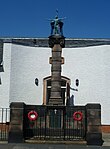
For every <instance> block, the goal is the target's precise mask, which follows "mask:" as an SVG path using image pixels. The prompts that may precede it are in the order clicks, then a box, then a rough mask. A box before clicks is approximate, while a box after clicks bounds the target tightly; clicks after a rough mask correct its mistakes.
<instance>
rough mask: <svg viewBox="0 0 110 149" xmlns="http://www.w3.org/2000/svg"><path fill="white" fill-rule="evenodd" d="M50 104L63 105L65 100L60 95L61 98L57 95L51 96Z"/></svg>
mask: <svg viewBox="0 0 110 149" xmlns="http://www.w3.org/2000/svg"><path fill="white" fill-rule="evenodd" d="M49 105H63V101H62V99H61V98H60V97H59V98H57V97H53V98H52V97H51V98H50V99H49Z"/></svg>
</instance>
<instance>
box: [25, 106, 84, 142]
mask: <svg viewBox="0 0 110 149" xmlns="http://www.w3.org/2000/svg"><path fill="white" fill-rule="evenodd" d="M31 111H35V112H36V113H37V114H38V115H37V118H36V120H31V119H29V117H28V116H29V113H30V112H31ZM75 112H78V113H79V114H76V120H75V119H74V117H73V115H74V113H75ZM80 113H81V115H80ZM85 132H86V121H85V107H84V106H68V107H66V106H26V108H25V114H24V136H25V139H39V140H42V139H43V140H84V139H85Z"/></svg>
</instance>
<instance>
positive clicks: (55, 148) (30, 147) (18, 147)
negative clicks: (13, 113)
mask: <svg viewBox="0 0 110 149" xmlns="http://www.w3.org/2000/svg"><path fill="white" fill-rule="evenodd" d="M0 149H110V146H86V145H63V144H26V143H25V144H0Z"/></svg>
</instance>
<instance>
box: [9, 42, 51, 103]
mask: <svg viewBox="0 0 110 149" xmlns="http://www.w3.org/2000/svg"><path fill="white" fill-rule="evenodd" d="M11 50H12V51H11V52H12V55H11V78H10V79H11V80H10V83H11V84H10V102H12V101H21V102H25V103H27V104H42V102H43V100H42V99H43V78H44V77H47V76H49V75H50V65H49V56H50V54H51V50H50V49H49V48H44V47H42V48H37V47H36V48H35V47H26V46H20V45H14V44H13V45H12V49H11ZM35 78H38V80H39V85H38V86H36V85H35Z"/></svg>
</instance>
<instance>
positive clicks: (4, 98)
mask: <svg viewBox="0 0 110 149" xmlns="http://www.w3.org/2000/svg"><path fill="white" fill-rule="evenodd" d="M3 49H4V50H3V62H4V63H3V67H4V72H1V73H0V75H1V82H2V84H1V85H0V108H8V107H9V99H10V70H11V69H10V68H11V44H8V43H7V44H4V47H3Z"/></svg>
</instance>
